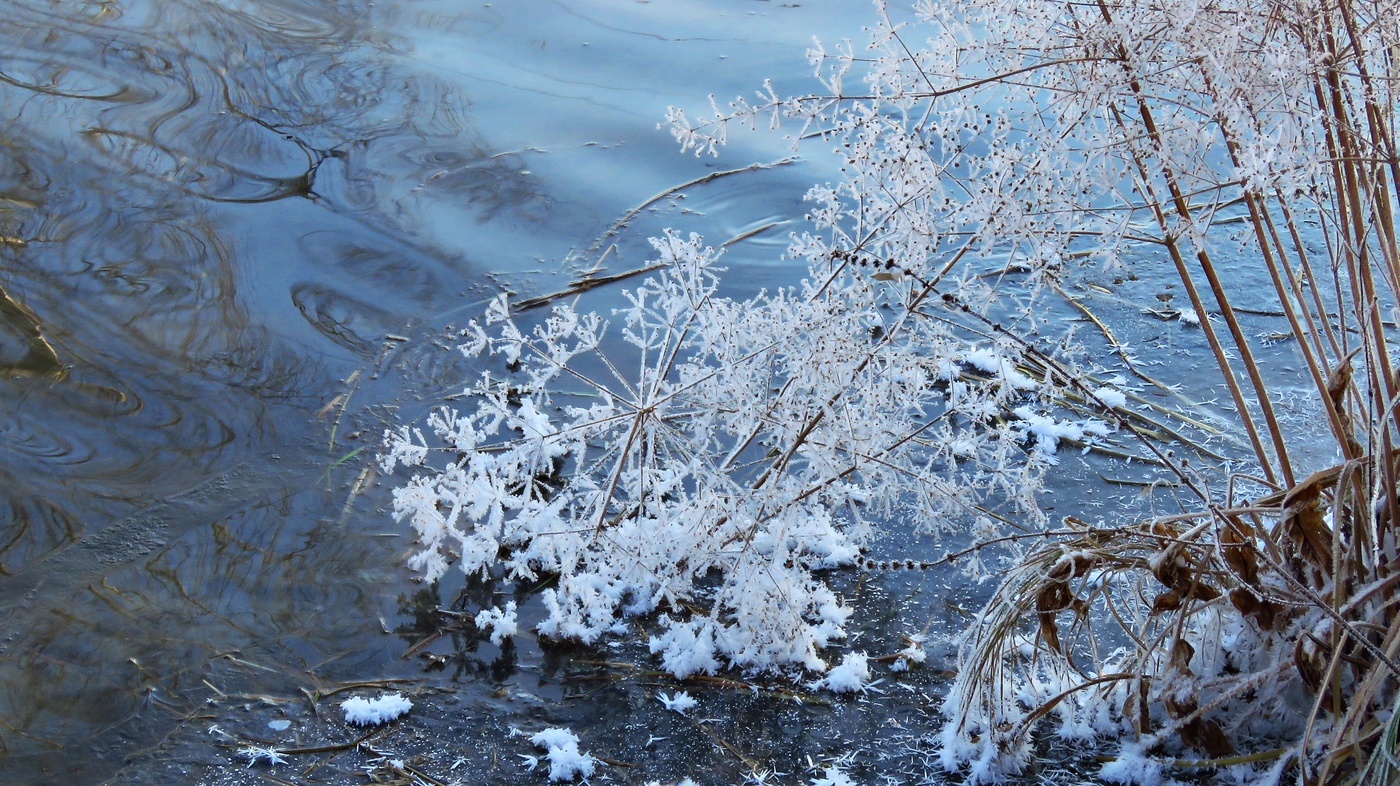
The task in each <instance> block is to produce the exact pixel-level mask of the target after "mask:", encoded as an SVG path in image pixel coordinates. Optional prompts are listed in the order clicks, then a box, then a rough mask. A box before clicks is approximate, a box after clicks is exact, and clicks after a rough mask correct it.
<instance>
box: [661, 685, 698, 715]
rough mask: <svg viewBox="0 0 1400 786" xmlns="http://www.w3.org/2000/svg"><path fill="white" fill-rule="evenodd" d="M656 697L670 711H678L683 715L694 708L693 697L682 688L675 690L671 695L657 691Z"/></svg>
mask: <svg viewBox="0 0 1400 786" xmlns="http://www.w3.org/2000/svg"><path fill="white" fill-rule="evenodd" d="M656 698H657V699H659V700H660V701H661V703H662V704H663V705H664V706H665V707H666V709H668V710H670V711H672V712H676V713H680V714H681V715H684V714H686V713H687V712H689V711H691V710H692V709H694V708H695V699H693V698H691V696H690V694H689V693H686V692H685V691H683V690H678V691H676V692H675V694H674V695H671V696H667V695H666V694H664V693H658V694H656Z"/></svg>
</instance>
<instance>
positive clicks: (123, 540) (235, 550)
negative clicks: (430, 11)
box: [0, 0, 548, 786]
mask: <svg viewBox="0 0 1400 786" xmlns="http://www.w3.org/2000/svg"><path fill="white" fill-rule="evenodd" d="M378 13H381V12H380V11H378V10H376V8H375V4H374V3H373V2H370V0H351V1H350V2H338V3H334V4H328V3H324V2H319V0H314V1H313V0H243V1H241V2H240V1H238V0H235V1H233V2H230V1H229V0H122V1H120V2H115V1H114V2H90V3H62V4H55V3H49V2H46V1H45V0H12V2H10V3H8V4H7V6H6V24H5V25H4V26H0V115H3V116H4V117H5V118H6V120H7V122H6V124H5V125H4V126H3V127H0V601H2V602H3V603H2V604H0V605H2V606H3V608H0V618H3V619H0V629H3V631H4V640H3V641H2V642H0V781H2V782H24V783H32V784H40V783H62V784H65V786H77V785H79V784H83V783H90V782H96V781H99V780H104V779H105V774H106V773H110V772H112V771H114V770H115V767H116V764H115V763H116V762H118V761H120V760H121V759H122V758H123V757H125V756H126V755H127V754H128V753H130V751H131V750H132V749H133V747H134V746H139V745H140V744H142V743H148V742H151V741H152V740H155V739H159V738H160V737H161V736H163V735H164V734H165V733H166V731H168V729H169V727H170V726H171V724H173V723H176V722H177V721H178V720H179V719H180V718H181V717H183V715H182V712H183V710H184V709H188V708H191V707H196V706H198V701H199V699H200V696H202V695H205V693H206V692H207V691H208V687H207V682H206V681H207V680H209V679H218V677H215V676H214V675H215V674H216V673H217V671H218V669H217V664H219V663H221V662H222V661H221V660H220V659H221V657H222V656H223V654H224V653H228V652H230V651H233V650H239V651H240V652H242V653H243V654H244V656H246V657H250V658H256V657H263V656H265V657H266V658H267V659H268V660H269V662H273V663H280V664H298V667H300V668H306V669H313V668H314V669H324V668H329V667H327V666H326V665H325V664H327V663H334V664H337V665H336V666H335V668H342V667H343V668H352V667H354V666H355V664H359V663H362V662H363V661H365V660H366V659H369V660H373V661H374V662H376V663H383V662H386V661H389V660H391V656H390V654H389V653H387V652H386V651H384V650H383V647H382V646H380V647H375V646H368V647H366V646H365V641H364V635H363V634H364V632H363V630H362V628H363V624H364V623H363V621H364V620H365V619H367V618H369V619H372V618H373V617H375V616H376V615H377V614H380V613H384V612H383V611H382V610H381V609H377V608H376V607H375V604H376V603H381V602H382V601H381V600H380V599H379V598H378V597H377V596H369V595H366V594H365V593H364V592H363V590H362V589H361V587H362V586H363V585H364V584H365V583H366V582H367V581H373V582H379V581H381V580H382V577H377V576H375V577H369V578H367V574H366V571H367V570H369V569H368V568H366V567H365V566H366V565H376V564H387V560H385V559H384V557H383V554H382V552H381V553H377V554H376V552H374V549H382V548H383V546H382V545H381V544H382V543H383V541H382V540H374V539H366V538H363V537H358V536H355V535H354V534H353V533H348V532H346V531H345V529H344V526H345V525H344V522H343V521H339V520H334V519H331V520H327V519H326V518H325V517H324V516H322V515H321V514H320V512H321V511H325V510H336V509H338V508H339V507H340V504H341V503H343V500H344V493H345V491H344V489H343V487H341V486H339V485H337V484H335V483H332V482H331V480H332V479H333V480H335V481H341V480H343V478H342V474H343V471H348V469H349V467H348V466H347V467H345V468H343V471H337V472H331V471H329V470H325V466H324V465H325V464H327V463H329V462H330V461H332V460H333V459H334V457H331V458H325V457H324V453H325V451H326V449H327V444H326V431H327V423H326V422H325V421H320V420H317V419H316V417H315V415H316V413H318V412H321V413H325V412H327V411H329V410H327V408H326V405H327V404H328V403H333V402H334V401H335V399H334V398H333V397H334V396H335V395H336V394H337V393H338V392H340V390H341V388H342V385H341V383H340V382H339V380H340V379H342V378H344V377H346V376H348V375H350V374H351V373H352V372H353V371H354V370H355V369H357V368H359V367H360V366H362V365H363V364H364V363H365V362H367V361H368V360H369V359H370V358H372V357H374V356H375V355H376V353H378V352H379V351H380V349H381V347H382V345H383V342H384V335H385V334H386V333H388V332H391V331H393V332H396V331H398V330H401V329H402V326H403V325H404V323H405V322H407V321H409V320H410V319H411V318H413V317H415V316H416V315H419V314H421V313H423V312H425V311H432V310H435V309H442V308H445V307H447V306H448V305H449V304H451V303H453V302H454V300H455V298H456V297H457V296H458V295H459V294H460V293H461V291H462V288H463V286H464V284H463V283H462V282H464V281H465V279H466V274H467V272H468V267H469V266H468V265H467V263H466V262H465V260H463V259H462V258H461V256H460V254H457V253H444V252H442V251H438V250H435V249H434V248H433V247H432V246H431V245H430V244H428V243H425V242H422V241H420V240H414V239H412V233H413V231H414V229H415V227H417V221H418V219H416V218H415V217H414V216H415V214H416V210H415V205H416V204H417V201H416V200H420V199H421V198H422V194H423V192H422V191H421V190H415V189H416V187H417V185H418V184H422V183H425V182H427V181H428V180H429V178H432V177H433V176H435V175H437V174H438V173H439V172H441V171H444V170H447V169H451V168H454V167H455V168H458V169H461V168H462V167H465V169H463V170H462V171H463V172H464V173H466V174H460V175H454V177H459V178H461V183H460V184H459V185H460V187H461V188H463V189H464V191H465V192H466V193H468V194H470V197H471V199H472V200H474V201H475V202H476V204H475V206H474V207H472V208H471V210H473V211H475V212H476V213H477V214H479V215H481V216H483V217H487V216H493V215H499V214H502V213H504V212H510V211H514V214H516V215H518V216H520V217H522V219H523V220H530V218H529V217H530V215H531V213H532V211H536V212H537V210H538V206H539V205H541V204H545V203H547V201H548V200H546V199H545V198H544V197H543V196H541V195H540V194H538V193H536V192H535V191H533V190H532V189H531V185H530V184H529V181H528V180H527V179H525V178H524V177H523V176H522V175H521V174H520V167H518V166H516V165H515V164H512V163H511V162H510V161H509V160H508V158H498V157H493V156H492V154H491V153H488V152H487V151H486V150H485V148H484V146H483V145H482V144H481V143H480V141H479V140H475V138H474V137H473V135H472V132H471V129H470V127H469V126H468V124H467V122H466V114H465V112H464V111H463V109H462V107H463V102H462V100H461V99H460V97H458V96H456V95H455V94H454V93H453V91H452V90H451V89H449V88H447V87H445V86H443V85H441V84H439V83H436V82H434V81H433V80H431V79H421V78H410V77H408V76H406V75H405V74H403V73H401V72H400V71H398V70H396V67H395V65H394V63H393V61H392V60H391V59H389V58H388V57H386V54H388V53H391V52H392V50H393V47H394V46H395V43H394V42H393V41H392V40H391V39H389V38H388V37H387V36H386V35H385V34H383V33H382V32H380V30H381V29H382V28H383V25H382V24H380V22H381V21H382V20H380V19H377V17H376V15H377V14H378ZM386 13H387V11H386ZM424 150H429V151H437V152H436V153H435V154H432V155H425V154H422V152H421V151H424ZM444 162H449V163H450V164H451V166H450V167H449V166H445V165H444ZM483 173H484V174H483ZM445 177H447V176H446V175H444V176H440V177H439V178H438V180H443V179H444V178H445ZM338 449H340V450H341V451H342V452H344V450H345V449H343V448H338ZM279 456H281V458H280V459H279ZM313 456H314V457H315V459H314V461H313V460H308V457H313ZM316 462H319V463H320V466H318V465H317V463H316ZM318 480H320V481H321V482H322V483H323V484H324V485H323V486H318V485H317V481H318ZM337 497H338V498H339V499H335V498H337ZM386 569H387V568H386ZM376 570H378V569H376ZM356 635H359V636H360V638H359V639H356V638H355V636H356ZM350 650H353V651H350ZM235 682H237V679H236V678H230V681H229V682H228V683H226V685H227V686H228V688H229V689H233V688H238V687H240V686H239V685H236V684H234V683H235ZM242 687H244V688H247V689H254V688H256V687H257V686H252V685H243V686H242ZM155 695H159V696H160V697H161V700H160V701H159V702H153V701H152V700H151V697H152V696H155ZM162 708H163V709H162ZM79 743H81V744H79ZM78 748H81V749H82V750H83V751H84V753H83V754H82V755H76V754H75V753H74V751H75V750H76V749H78Z"/></svg>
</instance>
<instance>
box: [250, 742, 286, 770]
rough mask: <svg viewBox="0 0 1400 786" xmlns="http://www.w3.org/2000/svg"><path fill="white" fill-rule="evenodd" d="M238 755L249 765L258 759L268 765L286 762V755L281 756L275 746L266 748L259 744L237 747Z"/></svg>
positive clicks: (255, 762)
mask: <svg viewBox="0 0 1400 786" xmlns="http://www.w3.org/2000/svg"><path fill="white" fill-rule="evenodd" d="M238 755H239V756H242V757H243V758H245V759H247V760H248V766H249V767H251V766H253V765H254V764H257V763H258V762H260V761H261V762H267V764H268V766H271V765H273V764H286V763H287V757H285V756H283V755H282V752H281V751H279V750H277V749H276V748H267V747H263V746H261V745H250V746H248V747H246V748H239V749H238Z"/></svg>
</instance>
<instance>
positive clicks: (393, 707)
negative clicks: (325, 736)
mask: <svg viewBox="0 0 1400 786" xmlns="http://www.w3.org/2000/svg"><path fill="white" fill-rule="evenodd" d="M340 709H341V712H343V713H345V722H346V723H349V724H352V725H354V726H378V725H379V724H381V723H388V722H389V721H391V720H394V719H396V718H399V717H402V716H403V715H405V714H407V713H408V711H409V710H411V709H413V702H411V701H409V700H408V699H407V698H405V697H404V695H403V694H402V693H386V694H384V695H383V696H380V697H379V698H377V699H366V698H362V697H360V696H356V697H354V698H351V699H346V700H345V701H343V702H341V703H340Z"/></svg>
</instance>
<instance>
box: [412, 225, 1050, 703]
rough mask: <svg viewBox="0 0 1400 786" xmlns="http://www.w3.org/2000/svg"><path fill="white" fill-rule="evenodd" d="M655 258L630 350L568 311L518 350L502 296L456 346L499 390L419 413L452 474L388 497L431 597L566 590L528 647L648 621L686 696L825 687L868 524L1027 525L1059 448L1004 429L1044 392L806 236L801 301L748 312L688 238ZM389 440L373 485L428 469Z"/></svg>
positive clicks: (624, 334) (923, 289)
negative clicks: (991, 501) (485, 578)
mask: <svg viewBox="0 0 1400 786" xmlns="http://www.w3.org/2000/svg"><path fill="white" fill-rule="evenodd" d="M654 244H655V247H656V249H657V251H658V253H659V261H660V262H661V263H663V264H664V266H665V269H664V271H663V272H662V273H660V274H658V276H657V277H655V278H653V279H651V280H649V281H646V282H645V283H643V284H642V285H641V286H639V287H638V288H637V289H636V290H634V291H632V292H629V293H628V295H627V296H628V300H629V303H630V305H629V306H628V307H627V308H624V309H620V310H618V311H617V312H616V313H615V314H614V315H613V321H614V322H616V323H619V328H618V333H619V335H620V337H621V343H622V345H623V346H621V347H617V348H612V349H610V350H609V351H607V352H605V351H604V349H603V344H602V337H603V331H604V330H605V328H606V326H607V325H606V323H605V322H604V320H603V318H602V317H600V316H598V315H596V314H580V313H577V312H575V311H574V310H572V309H570V308H568V307H558V308H556V309H555V310H554V311H553V313H552V314H551V315H550V316H549V317H548V318H547V319H545V320H544V321H543V322H541V323H540V324H538V325H536V326H535V327H533V328H532V329H531V330H530V331H529V332H525V331H523V330H521V329H520V328H519V327H517V326H516V325H515V323H514V322H513V321H512V320H511V319H510V315H509V311H508V305H507V303H506V301H505V300H504V299H503V298H502V299H500V300H498V301H496V302H495V303H494V304H493V305H492V307H491V309H490V310H489V312H488V314H487V316H486V318H485V320H484V323H483V324H475V323H474V324H473V325H472V326H471V327H470V328H469V329H468V331H467V334H466V335H467V339H468V341H467V343H466V344H465V345H464V347H463V349H464V351H466V352H467V353H468V354H469V355H472V356H480V355H488V354H489V355H495V356H499V357H501V358H502V359H503V360H504V361H505V362H506V364H508V365H509V366H511V367H513V368H514V369H515V370H514V371H513V372H512V373H510V374H508V375H506V376H494V375H492V374H490V373H486V374H484V375H483V376H482V377H481V379H480V380H479V381H478V382H477V383H475V384H474V385H473V386H472V387H471V389H470V392H471V393H472V394H473V395H474V401H475V402H476V403H475V409H474V410H473V411H471V412H468V413H462V412H458V411H454V410H450V409H443V410H440V411H438V412H436V413H434V414H433V415H432V416H431V417H430V418H429V419H428V425H429V427H430V428H431V429H432V431H433V432H434V439H435V440H436V441H438V442H440V443H441V444H443V445H445V446H446V448H447V449H448V451H449V456H448V461H447V463H446V464H443V465H440V466H434V467H433V468H432V469H431V470H430V471H428V472H424V473H421V474H419V475H418V476H416V477H415V478H414V479H413V480H412V481H410V482H409V483H408V484H406V485H405V486H404V487H403V488H400V489H398V490H397V491H396V492H395V503H394V508H395V514H396V515H397V516H398V517H399V518H400V519H403V520H407V521H409V522H411V524H412V526H413V527H414V529H415V530H416V531H417V532H418V534H419V538H420V542H421V544H422V546H423V548H422V551H420V552H419V553H418V554H417V556H415V557H414V559H413V561H412V565H413V567H415V568H419V569H421V570H423V571H424V572H425V574H426V575H427V577H428V578H430V579H434V578H437V577H438V576H440V575H441V574H442V573H443V571H445V570H446V569H447V554H448V551H449V549H451V550H453V551H454V552H455V553H456V555H457V559H459V560H460V566H461V568H462V569H463V570H465V571H467V572H468V573H473V574H483V575H486V574H491V573H492V572H493V571H495V572H497V573H499V574H500V575H501V576H502V577H504V578H506V579H508V580H514V581H535V580H537V579H538V578H539V577H540V576H542V575H549V576H555V575H557V576H558V577H559V581H558V584H557V586H555V587H551V588H549V589H547V590H545V591H544V593H543V595H544V605H545V608H546V610H547V617H546V619H545V620H544V622H543V623H541V625H540V626H539V631H540V632H541V633H542V634H545V635H548V636H555V637H567V638H574V639H578V640H581V641H584V642H591V641H594V640H596V639H597V638H598V637H599V636H602V635H604V634H607V633H619V632H622V631H624V630H625V629H626V628H627V625H628V618H629V617H634V616H636V615H641V614H652V613H657V614H659V615H660V621H661V624H662V629H661V632H660V633H659V634H658V635H656V636H655V637H654V638H653V639H652V641H651V647H652V650H653V651H655V652H657V653H659V654H660V656H661V662H662V664H663V666H664V667H665V668H666V669H667V670H668V671H671V672H672V673H674V674H676V675H677V676H682V677H683V676H686V675H689V674H692V673H695V672H713V671H715V670H716V669H718V668H721V667H724V666H737V667H742V668H753V669H775V668H787V667H793V666H796V667H801V668H805V669H816V670H821V669H824V668H825V664H824V663H823V661H822V659H821V657H820V655H819V651H820V650H821V649H822V648H823V647H826V646H828V645H829V644H831V643H832V642H834V641H837V640H839V639H840V638H841V637H842V636H843V635H844V624H845V622H846V619H847V617H848V616H849V614H850V610H849V609H848V608H847V607H846V606H845V605H844V604H843V603H842V602H841V600H840V599H839V598H838V597H837V595H836V594H835V593H834V592H832V590H831V589H830V588H829V587H828V586H827V584H826V583H825V582H824V581H823V580H822V579H821V578H820V577H819V575H818V573H819V572H820V571H822V570H826V569H829V568H834V567H838V566H842V565H849V564H851V563H852V562H853V561H854V560H855V559H856V558H857V556H858V555H859V553H860V550H861V548H862V547H863V546H864V545H865V544H866V543H867V541H868V540H869V538H870V537H871V534H872V532H873V529H874V526H873V523H872V522H874V521H883V520H889V519H890V518H892V517H897V516H898V517H908V518H913V519H916V520H917V521H918V522H920V526H921V527H923V528H924V529H934V528H938V527H944V526H949V525H951V523H953V522H956V521H967V520H969V518H972V517H976V518H980V519H981V520H982V521H983V522H984V526H987V525H986V524H985V522H986V521H988V518H987V515H986V513H985V512H982V510H979V509H980V508H981V503H982V501H983V499H984V497H985V496H986V495H988V494H989V493H995V495H996V496H998V497H1000V498H1009V499H1011V500H1013V502H1014V503H1015V504H1016V505H1017V506H1018V507H1017V510H1018V512H1019V514H1020V515H1021V516H1022V517H1024V518H1028V519H1035V518H1036V517H1038V516H1039V515H1040V513H1039V509H1038V507H1037V506H1036V505H1035V502H1034V497H1033V493H1034V491H1035V490H1036V489H1037V488H1039V484H1040V476H1041V472H1042V471H1043V469H1044V467H1045V466H1046V465H1047V464H1048V463H1049V462H1050V461H1051V460H1052V459H1053V455H1052V451H1053V448H1049V449H1036V450H1031V451H1029V452H1028V451H1027V450H1026V449H1025V445H1026V444H1027V440H1028V438H1029V437H1028V432H1027V429H1026V426H1025V423H1023V422H1018V421H1015V420H1014V419H1012V418H1007V417H1006V412H1007V411H1008V408H1009V407H1010V406H1011V405H1012V404H1013V403H1016V402H1024V401H1037V400H1038V399H1037V395H1038V394H1041V395H1048V394H1049V393H1053V392H1055V391H1056V388H1055V387H1054V386H1053V385H1047V384H1043V383H1042V382H1040V381H1037V380H1035V379H1032V378H1031V377H1029V376H1027V375H1026V374H1024V373H1022V372H1021V371H1018V370H1017V367H1018V365H1019V364H1021V363H1022V360H1023V358H1022V357H1021V350H1020V348H1019V347H1018V346H1017V345H1015V344H1014V343H1005V342H1001V341H999V340H998V339H997V337H995V336H988V337H986V338H985V339H984V340H982V341H981V342H979V343H978V344H977V345H976V346H973V345H970V344H969V343H968V342H967V341H966V340H965V338H963V337H961V336H960V334H959V331H960V330H961V331H963V332H965V327H962V328H960V327H959V326H958V325H957V323H949V322H947V321H944V320H938V319H930V318H927V317H926V316H925V315H924V314H922V313H920V309H923V308H926V307H928V306H929V305H931V304H930V301H929V294H930V292H931V291H932V289H931V287H930V286H928V285H927V284H922V283H918V282H916V281H915V280H914V279H908V280H907V281H906V282H905V283H904V284H903V285H897V286H894V287H889V286H886V285H885V283H884V282H880V281H878V280H872V279H871V278H869V277H868V276H867V275H866V274H865V272H864V271H863V270H862V269H861V268H860V267H859V266H857V265H854V264H852V263H851V259H849V258H847V257H846V256H844V253H843V254H841V255H838V254H835V253H834V252H833V250H832V249H831V248H829V247H827V246H826V245H823V244H820V243H818V241H817V240H816V239H815V238H807V239H804V240H802V241H799V246H801V247H805V248H807V249H808V251H809V252H810V254H811V269H810V272H809V278H808V280H807V281H806V282H804V283H803V284H802V286H800V287H799V288H796V289H793V290H781V291H778V292H775V293H760V294H759V295H757V296H755V297H753V298H750V299H748V300H744V301H737V300H733V299H728V298H723V297H719V296H718V295H717V294H716V286H717V274H718V272H719V269H718V268H717V266H716V254H715V252H714V251H713V250H711V249H709V248H707V247H705V246H704V245H703V243H702V242H701V241H700V239H699V238H697V237H694V236H692V237H690V238H682V237H680V236H679V235H674V234H671V235H667V236H665V237H663V238H659V239H657V240H656V241H654ZM852 253H854V252H852ZM970 371H975V372H978V373H976V374H973V373H969V372H970ZM573 394H582V395H583V396H585V397H583V398H580V397H579V396H578V395H573ZM577 401H584V402H586V404H583V405H580V404H577V403H571V402H577ZM390 444H391V450H390V452H389V453H388V454H386V456H385V458H384V468H385V469H386V470H392V468H393V466H394V465H395V464H396V463H399V462H401V463H404V464H410V465H419V464H422V463H424V462H425V461H427V460H428V457H429V448H428V443H427V441H426V437H425V435H423V434H422V433H421V431H419V430H414V429H409V428H407V427H404V428H402V429H401V430H400V431H399V432H398V433H396V434H392V435H390ZM1041 445H1042V448H1045V446H1046V443H1045V442H1044V441H1043V440H1042V442H1041ZM429 463H430V464H431V462H429Z"/></svg>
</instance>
